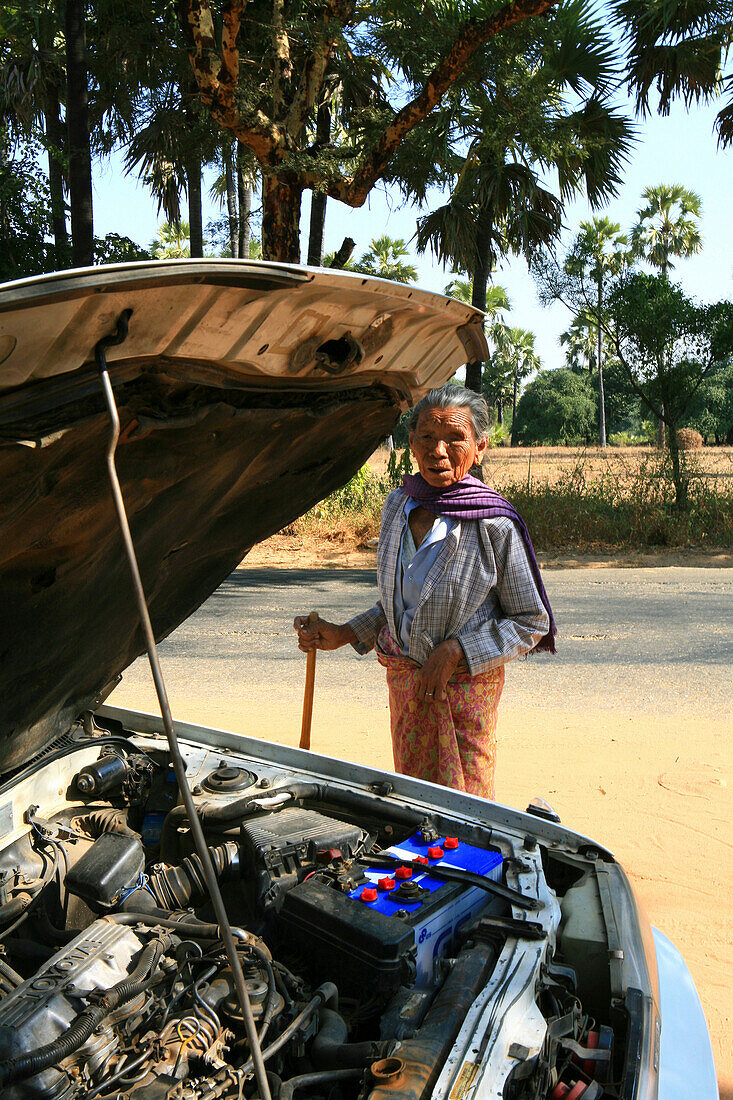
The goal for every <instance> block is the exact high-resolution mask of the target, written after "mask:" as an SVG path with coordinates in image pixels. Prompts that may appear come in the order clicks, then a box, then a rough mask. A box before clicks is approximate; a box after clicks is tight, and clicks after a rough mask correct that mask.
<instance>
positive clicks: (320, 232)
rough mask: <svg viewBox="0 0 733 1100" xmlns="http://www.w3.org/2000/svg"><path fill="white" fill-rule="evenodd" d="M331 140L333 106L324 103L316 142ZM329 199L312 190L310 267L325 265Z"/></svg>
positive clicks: (318, 117)
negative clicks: (324, 251)
mask: <svg viewBox="0 0 733 1100" xmlns="http://www.w3.org/2000/svg"><path fill="white" fill-rule="evenodd" d="M330 141H331V106H330V104H329V103H328V102H326V103H322V104H321V105H320V107H319V108H318V114H317V116H316V144H317V145H328V144H329V142H330ZM327 202H328V199H327V198H326V195H325V193H324V192H323V191H312V192H311V220H310V226H309V229H308V264H309V265H310V267H322V266H323V238H324V234H325V232H326V205H327Z"/></svg>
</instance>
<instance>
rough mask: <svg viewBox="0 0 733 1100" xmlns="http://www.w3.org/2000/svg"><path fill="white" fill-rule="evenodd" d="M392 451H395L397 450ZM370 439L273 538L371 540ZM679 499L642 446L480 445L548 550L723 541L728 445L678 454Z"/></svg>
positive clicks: (731, 469) (614, 553) (606, 550)
mask: <svg viewBox="0 0 733 1100" xmlns="http://www.w3.org/2000/svg"><path fill="white" fill-rule="evenodd" d="M401 454H402V452H399V453H398V457H400V456H401ZM389 457H390V456H389V454H388V452H387V450H386V449H385V448H379V449H378V450H377V451H375V453H374V454H373V455H372V457H371V458H370V459H369V461H368V463H367V464H366V466H365V467H364V468H363V469H362V470H361V471H359V473H358V474H357V475H356V477H354V478H353V479H352V480H351V481H350V482H349V483H348V485H346V486H345V487H344V488H343V489H341V490H339V491H338V492H336V493H334V494H333V495H332V496H330V497H328V498H327V499H326V500H324V501H322V502H321V503H320V504H318V505H317V506H316V507H315V508H314V509H313V510H312V511H311V512H309V513H307V515H305V516H303V517H302V518H301V519H299V520H297V521H296V522H295V523H293V524H291V525H290V526H289V527H288V528H286V529H285V531H284V532H282V535H281V536H278V538H280V539H285V541H287V540H288V539H290V540H296V541H297V540H301V542H303V541H305V542H307V543H308V544H309V546H310V551H311V554H314V553H316V552H317V548H318V546H319V545H320V546H321V547H325V546H327V545H328V544H330V545H331V546H335V545H340V546H341V547H342V548H349V549H351V550H356V549H357V548H359V547H361V548H365V547H369V546H371V545H373V544H374V542H375V539H376V536H377V535H378V533H379V521H380V513H381V508H382V503H383V501H384V498H385V495H386V494H387V492H388V491H389V489H390V488H392V487H393V486H394V485H396V484H398V483H399V481H400V480H401V477H400V475H397V476H395V473H394V470H393V471H392V476H391V477H390V467H389ZM683 461H684V465H685V468H686V472H687V475H688V478H689V492H688V495H689V504H688V507H687V508H686V509H684V510H680V509H678V508H677V507H676V506H675V491H674V486H673V483H672V480H671V477H670V469H669V456H668V454H667V453H666V452H664V453H663V452H659V451H657V450H656V449H654V448H651V447H608V448H607V449H606V450H601V449H600V448H598V447H587V448H578V447H515V448H511V447H497V448H493V449H491V450H489V451H487V453H486V456H485V458H484V474H485V479H486V481H487V483H488V484H490V485H493V486H494V487H495V488H496V489H498V490H499V491H500V492H502V493H504V494H505V495H506V496H507V497H509V499H510V500H511V501H512V503H513V504H515V505H516V507H517V508H518V509H519V511H520V512H521V513H522V515H523V516H524V518H525V520H526V522H527V525H528V526H529V529H530V531H531V532H532V540H533V542H534V545H535V548H536V550H537V551H538V552H540V553H541V554H543V555H548V556H549V557H550V558H552V557H554V556H557V555H562V556H564V557H567V556H568V555H571V556H582V555H586V556H587V555H596V556H597V557H598V556H599V555H600V556H601V557H602V556H609V555H610V556H611V557H613V558H615V559H620V558H621V557H622V556H623V555H630V554H632V555H633V554H637V555H638V554H639V553H641V554H649V553H652V554H654V553H660V552H665V553H666V552H674V553H684V554H689V553H693V554H696V555H698V556H699V555H710V554H718V555H720V554H725V555H729V554H730V552H731V550H733V447H705V448H702V449H701V450H698V451H692V452H687V453H686V454H684V456H683Z"/></svg>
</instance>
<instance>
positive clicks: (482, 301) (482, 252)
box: [466, 218, 491, 393]
mask: <svg viewBox="0 0 733 1100" xmlns="http://www.w3.org/2000/svg"><path fill="white" fill-rule="evenodd" d="M490 274H491V257H490V253H489V233H488V227H487V226H486V223H485V218H483V219H481V221H479V224H478V226H477V228H476V266H475V269H474V272H473V288H472V290H471V305H472V306H476V308H477V309H482V310H485V309H486V285H487V283H488V281H489V275H490ZM482 370H483V363H482V362H481V361H480V360H478V361H477V362H474V363H466V387H467V388H468V389H469V390H474V391H475V392H476V393H481V374H482Z"/></svg>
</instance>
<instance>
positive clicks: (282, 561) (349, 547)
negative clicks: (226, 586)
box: [242, 534, 733, 569]
mask: <svg viewBox="0 0 733 1100" xmlns="http://www.w3.org/2000/svg"><path fill="white" fill-rule="evenodd" d="M537 559H538V561H539V562H540V565H541V566H542V567H543V568H545V569H547V568H549V569H553V568H558V569H574V568H578V569H608V568H614V567H615V568H629V569H638V568H644V567H648V568H664V567H665V566H673V565H687V566H692V567H697V568H700V569H706V568H711V569H714V568H717V567H720V566H733V553H731V552H730V551H727V550H706V551H703V550H679V549H675V550H655V551H649V552H641V551H638V552H630V553H614V552H610V551H609V552H608V553H594V554H543V553H539V554H538V555H537ZM303 562H307V563H308V566H309V568H318V567H319V566H320V567H322V568H328V567H329V566H334V567H338V568H340V569H344V568H348V569H374V568H376V564H377V550H376V544H373V545H364V544H363V543H360V542H359V541H358V540H357V539H356V538H352V539H344V540H343V541H333V542H331V541H328V540H327V539H320V538H313V537H311V536H308V535H283V534H280V535H273V537H272V538H269V539H267V541H266V542H261V543H259V544H258V545H257V546H253V547H252V549H251V550H250V552H249V553H248V555H247V557H246V558H245V560H244V562H243V563H242V565H243V566H244V567H245V568H250V567H252V566H268V567H270V566H272V567H275V568H281V567H287V568H292V567H294V566H298V565H301V564H302V563H303Z"/></svg>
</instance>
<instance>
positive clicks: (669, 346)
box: [608, 273, 733, 511]
mask: <svg viewBox="0 0 733 1100" xmlns="http://www.w3.org/2000/svg"><path fill="white" fill-rule="evenodd" d="M608 307H609V316H610V323H609V335H610V336H611V338H612V340H613V345H614V349H615V352H616V355H617V357H618V359H619V361H620V363H621V365H622V366H623V368H624V370H625V371H626V373H627V375H628V378H629V381H630V383H631V385H632V387H633V389H634V392H635V393H636V394H637V395H638V396H639V397H640V398H641V400H642V402H643V403H644V405H646V407H647V408H649V409H650V410H651V411H652V412H655V413H656V412H657V410H658V409H662V416H663V419H664V422H665V424H666V425H667V428H668V433H667V435H668V441H669V450H670V456H671V461H672V477H673V480H674V486H675V504H676V507H677V508H678V510H680V511H684V510H685V509H686V508H687V499H688V482H689V478H688V475H687V473H686V471H685V469H684V468H683V464H682V462H681V460H680V453H679V447H678V444H677V429H678V428H679V427H681V425H682V423H683V421H684V417H685V414H686V413H687V410H688V408H689V407H690V404H691V402H692V399H693V397H694V396H695V394H696V393H697V391H698V390H699V388H700V386H701V384H702V382H703V381H704V379H705V378H706V377H707V376H708V375H709V374H711V372H712V371H713V370H714V369H715V368H716V366H717V365H718V364H719V363H721V362H722V361H724V359H725V358H726V357H727V356H728V355H729V354H730V351H731V347H733V337H732V335H731V334H732V333H733V304H731V303H730V302H719V303H717V304H715V305H712V306H701V305H698V304H697V303H695V302H694V301H693V300H692V299H690V298H688V297H687V296H686V295H685V294H684V292H683V291H682V289H681V288H680V287H679V286H676V285H675V284H674V283H671V282H670V281H669V279H667V278H664V277H662V276H661V275H644V274H640V273H635V274H632V275H629V276H627V277H623V278H620V279H618V280H617V281H616V283H615V285H614V286H613V287H612V288H611V291H610V294H609V300H608Z"/></svg>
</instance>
